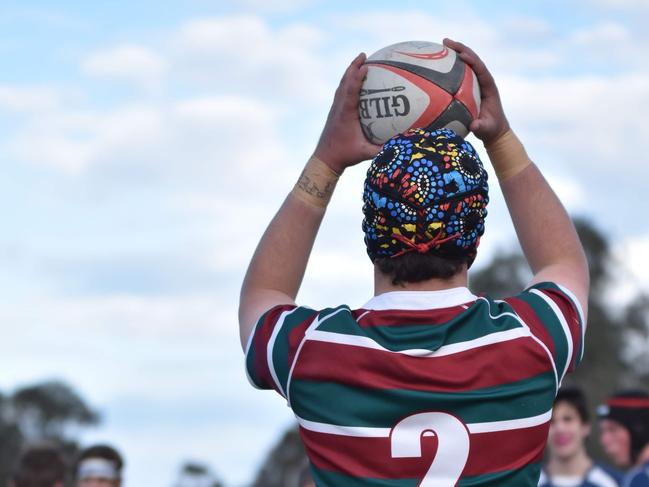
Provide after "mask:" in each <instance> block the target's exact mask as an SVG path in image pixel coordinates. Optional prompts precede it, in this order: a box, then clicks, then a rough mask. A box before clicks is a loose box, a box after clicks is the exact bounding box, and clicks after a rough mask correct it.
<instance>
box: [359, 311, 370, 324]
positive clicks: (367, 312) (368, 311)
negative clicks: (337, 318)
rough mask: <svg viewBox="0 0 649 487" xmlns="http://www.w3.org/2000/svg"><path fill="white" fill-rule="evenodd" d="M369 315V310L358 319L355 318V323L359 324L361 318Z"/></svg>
mask: <svg viewBox="0 0 649 487" xmlns="http://www.w3.org/2000/svg"><path fill="white" fill-rule="evenodd" d="M370 313H371V310H367V311H366V312H365V313H363V314H362V315H360V316H359V317H358V318H356V323H359V322H360V321H361V320H362V319H363V318H365V315H368V314H370Z"/></svg>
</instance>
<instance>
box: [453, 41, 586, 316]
mask: <svg viewBox="0 0 649 487" xmlns="http://www.w3.org/2000/svg"><path fill="white" fill-rule="evenodd" d="M444 44H445V45H446V46H448V47H450V48H451V49H454V50H455V51H457V53H458V54H459V56H460V58H461V59H462V60H463V61H465V62H466V63H467V64H468V65H469V66H471V68H472V69H473V71H474V72H475V74H476V76H477V78H478V82H479V84H480V90H481V96H482V104H481V107H480V115H479V116H478V118H477V119H476V120H474V121H473V123H472V124H471V126H470V127H469V128H470V129H471V130H472V131H473V133H474V134H475V135H476V137H478V138H479V139H481V140H482V142H483V143H484V145H485V148H486V149H487V153H488V154H489V159H490V160H491V163H492V164H493V166H494V169H495V171H496V174H497V176H498V180H499V182H500V187H501V189H502V192H503V195H504V197H505V201H506V203H507V208H508V209H509V213H510V215H511V218H512V221H513V223H514V228H515V229H516V234H517V235H518V240H519V241H520V244H521V247H522V249H523V253H524V254H525V258H526V259H527V262H528V263H529V265H530V267H531V269H532V272H533V273H534V277H533V279H532V282H531V284H535V283H537V282H543V281H552V282H555V283H557V284H560V285H562V286H565V287H566V288H568V289H569V290H570V291H572V292H573V293H574V294H575V296H576V298H577V299H578V300H579V302H580V304H581V306H582V308H583V310H584V313H586V312H587V305H588V287H589V275H588V262H587V261H586V256H585V254H584V250H583V247H582V245H581V242H580V241H579V237H578V236H577V232H576V230H575V227H574V225H573V224H572V221H571V219H570V217H569V216H568V213H567V212H566V210H565V208H564V207H563V205H562V204H561V201H560V200H559V198H558V197H557V195H556V194H555V193H554V191H553V190H552V188H551V187H550V185H549V184H548V182H547V181H546V180H545V178H544V177H543V175H542V174H541V171H539V169H538V167H537V166H536V165H535V164H534V163H533V162H532V161H531V160H530V159H529V157H528V155H527V153H526V152H525V148H524V147H523V145H522V144H521V142H520V141H519V140H518V138H517V137H516V135H515V134H514V132H513V131H512V130H511V128H510V126H509V122H508V121H507V118H506V117H505V113H504V111H503V107H502V103H501V101H500V95H499V94H498V88H497V87H496V83H495V81H494V79H493V77H492V75H491V73H490V72H489V70H488V69H487V67H486V66H485V64H484V63H483V62H482V60H481V59H480V58H479V57H478V56H477V55H476V54H475V53H474V52H473V51H472V50H471V49H470V48H468V47H467V46H465V45H464V44H461V43H459V42H455V41H452V40H450V39H445V40H444Z"/></svg>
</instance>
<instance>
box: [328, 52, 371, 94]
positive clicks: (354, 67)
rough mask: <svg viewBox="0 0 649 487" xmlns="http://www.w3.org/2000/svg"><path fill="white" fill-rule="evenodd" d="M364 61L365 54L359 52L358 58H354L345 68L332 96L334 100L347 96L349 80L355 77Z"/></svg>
mask: <svg viewBox="0 0 649 487" xmlns="http://www.w3.org/2000/svg"><path fill="white" fill-rule="evenodd" d="M365 59H366V56H365V53H362V52H361V53H360V54H359V55H358V56H356V57H355V58H354V59H353V60H352V62H351V63H350V64H349V66H347V69H346V70H345V72H344V73H343V76H342V78H341V79H340V83H339V84H338V88H337V89H336V94H335V95H334V99H339V98H340V97H341V96H347V95H348V91H349V84H350V80H352V79H353V78H354V77H355V74H356V72H357V71H358V69H359V68H360V67H362V66H363V63H364V62H365ZM363 76H365V75H363Z"/></svg>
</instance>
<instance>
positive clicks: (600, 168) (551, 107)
mask: <svg viewBox="0 0 649 487" xmlns="http://www.w3.org/2000/svg"><path fill="white" fill-rule="evenodd" d="M499 84H500V91H501V93H502V97H503V100H504V105H505V110H506V112H507V113H508V114H509V118H510V121H513V126H514V129H515V130H518V131H519V132H527V133H528V134H529V135H530V136H529V143H530V144H533V146H532V145H530V147H535V148H536V151H535V152H536V154H539V153H540V152H541V151H551V152H552V155H553V157H554V158H561V159H563V160H564V162H566V163H568V162H569V166H568V167H566V169H568V170H571V169H572V170H579V171H584V170H586V171H588V173H590V174H593V172H595V174H597V175H598V176H599V177H607V176H608V175H610V165H611V164H612V163H613V162H612V161H614V164H615V167H616V168H617V169H618V170H621V171H618V175H619V177H621V178H624V177H627V176H628V177H630V175H631V174H634V173H635V174H638V173H641V172H646V171H647V169H646V167H644V166H643V165H638V160H639V159H638V158H639V157H640V155H639V154H637V153H635V152H634V151H632V150H631V151H630V150H622V149H621V147H622V146H621V145H620V143H622V144H624V146H626V144H628V143H630V142H631V141H635V140H644V139H645V138H646V135H647V129H646V124H645V121H644V119H645V115H644V113H643V111H642V110H637V109H634V107H641V106H649V83H647V78H646V77H644V76H639V75H621V76H579V77H573V78H559V77H554V78H550V77H546V78H537V79H533V78H523V77H502V78H501V79H500V82H499ZM615 141H618V142H619V143H618V142H615ZM627 147H628V146H627Z"/></svg>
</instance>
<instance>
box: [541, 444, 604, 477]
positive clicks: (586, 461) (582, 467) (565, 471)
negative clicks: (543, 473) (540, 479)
mask: <svg viewBox="0 0 649 487" xmlns="http://www.w3.org/2000/svg"><path fill="white" fill-rule="evenodd" d="M592 466H593V461H592V460H591V459H590V458H589V457H588V455H586V451H585V450H584V449H583V448H582V449H581V450H579V451H578V452H577V453H575V454H574V455H571V456H569V457H553V458H551V459H550V462H549V463H548V472H549V473H550V477H553V476H555V475H579V476H581V477H583V476H585V475H586V473H587V472H588V471H589V470H590V468H591V467H592Z"/></svg>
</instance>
